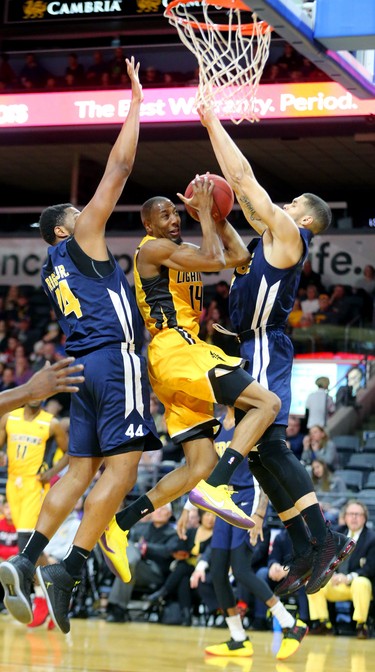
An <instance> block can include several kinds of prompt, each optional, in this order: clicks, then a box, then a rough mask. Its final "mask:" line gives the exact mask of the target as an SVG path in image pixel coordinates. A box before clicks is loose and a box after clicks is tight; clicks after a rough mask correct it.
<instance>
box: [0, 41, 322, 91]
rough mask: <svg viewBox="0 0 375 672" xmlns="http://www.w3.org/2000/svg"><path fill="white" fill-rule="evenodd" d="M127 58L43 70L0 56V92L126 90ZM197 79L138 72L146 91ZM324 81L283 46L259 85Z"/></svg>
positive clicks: (119, 54)
mask: <svg viewBox="0 0 375 672" xmlns="http://www.w3.org/2000/svg"><path fill="white" fill-rule="evenodd" d="M127 55H129V54H128V52H127V51H125V50H124V48H123V47H116V48H115V49H114V51H113V52H112V53H111V54H110V55H108V54H107V51H106V50H105V51H103V50H100V49H96V50H95V51H93V52H92V54H91V55H90V57H89V58H88V57H87V55H86V52H82V54H80V53H75V52H72V53H70V54H68V55H67V56H66V63H65V64H63V65H60V64H57V63H56V64H52V65H50V64H49V65H48V67H46V66H45V65H44V63H43V58H42V57H41V56H40V55H38V54H37V53H35V52H29V53H27V54H26V55H25V57H24V62H23V64H20V63H19V61H18V59H15V58H13V60H14V62H12V57H10V56H9V55H8V54H6V53H3V54H1V57H0V91H3V92H8V91H43V90H45V91H53V90H64V89H68V90H69V89H73V90H79V89H84V88H86V89H87V88H89V89H100V88H102V89H108V88H121V89H126V88H130V81H129V78H128V75H127V72H126V64H125V57H126V56H127ZM169 60H170V59H169ZM82 61H84V62H82ZM50 62H51V59H49V63H50ZM60 63H61V60H60ZM141 65H142V63H141ZM198 77H199V72H198V68H195V69H194V68H193V69H192V70H190V71H185V72H180V71H178V70H172V71H170V70H165V69H161V68H160V69H159V68H157V67H155V66H154V65H147V66H146V67H144V68H143V70H142V71H141V81H142V85H143V86H144V87H146V88H147V87H173V86H196V85H197V84H198ZM328 79H329V78H328V77H327V75H326V74H325V73H324V72H322V71H321V70H319V69H318V68H317V67H316V66H314V65H313V64H312V63H311V62H310V61H308V59H307V58H305V57H303V56H301V55H300V54H299V53H298V52H297V51H295V49H294V48H293V47H292V46H290V45H289V44H285V47H284V52H283V54H282V55H281V56H279V57H278V58H275V59H273V58H272V52H271V56H270V59H269V62H268V63H267V65H266V68H265V71H264V73H263V77H262V83H264V84H272V83H282V82H309V81H310V82H313V81H314V82H320V81H326V80H328Z"/></svg>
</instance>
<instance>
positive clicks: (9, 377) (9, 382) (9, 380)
mask: <svg viewBox="0 0 375 672" xmlns="http://www.w3.org/2000/svg"><path fill="white" fill-rule="evenodd" d="M15 387H17V385H16V382H15V380H14V369H13V368H12V367H11V366H5V367H4V371H3V375H2V380H1V381H0V392H5V391H6V390H13V389H14V388H15Z"/></svg>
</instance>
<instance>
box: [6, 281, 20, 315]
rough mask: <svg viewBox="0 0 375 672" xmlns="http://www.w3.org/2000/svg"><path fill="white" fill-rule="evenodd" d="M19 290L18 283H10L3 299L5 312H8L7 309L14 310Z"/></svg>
mask: <svg viewBox="0 0 375 672" xmlns="http://www.w3.org/2000/svg"><path fill="white" fill-rule="evenodd" d="M19 291H20V290H19V287H18V285H10V287H9V289H8V291H7V293H6V295H5V301H4V310H5V311H6V313H8V311H12V310H16V308H17V299H18V294H19Z"/></svg>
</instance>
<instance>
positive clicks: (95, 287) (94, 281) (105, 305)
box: [42, 239, 143, 355]
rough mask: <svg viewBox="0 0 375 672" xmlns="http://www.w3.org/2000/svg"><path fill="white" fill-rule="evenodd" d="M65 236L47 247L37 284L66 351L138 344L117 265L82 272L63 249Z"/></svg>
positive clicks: (139, 333)
mask: <svg viewBox="0 0 375 672" xmlns="http://www.w3.org/2000/svg"><path fill="white" fill-rule="evenodd" d="M69 240H70V239H67V240H63V241H62V242H61V243H59V244H58V245H56V246H55V247H49V248H48V258H47V261H46V263H45V264H44V266H43V268H42V283H43V287H44V289H45V291H46V293H47V296H48V298H49V300H50V302H51V303H52V305H53V308H54V311H55V313H56V316H57V319H58V321H59V324H60V326H61V328H62V330H63V332H64V334H65V335H66V339H67V340H66V352H67V353H68V354H71V355H79V354H83V353H84V352H87V351H92V350H96V349H100V348H103V347H106V346H110V345H114V344H119V343H128V344H133V345H134V349H135V352H140V349H141V347H142V337H143V323H142V318H141V316H140V313H139V311H138V308H137V304H136V301H135V298H134V295H133V293H132V291H131V289H130V287H129V284H128V281H127V280H126V277H125V274H124V272H123V270H122V269H121V267H120V266H119V264H118V263H117V262H116V261H115V260H114V259H113V257H111V259H112V260H113V271H112V272H111V273H110V274H109V275H106V276H105V277H101V276H99V275H98V276H97V277H87V276H86V275H84V274H83V273H82V272H81V271H80V270H79V269H78V268H77V266H76V265H75V263H74V262H73V260H72V258H71V257H70V255H69V252H68V250H67V243H68V241H69Z"/></svg>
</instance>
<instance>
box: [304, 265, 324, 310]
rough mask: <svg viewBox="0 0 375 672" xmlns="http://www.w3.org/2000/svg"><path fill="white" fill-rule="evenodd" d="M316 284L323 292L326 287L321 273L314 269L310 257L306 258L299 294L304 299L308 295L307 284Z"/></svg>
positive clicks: (319, 290)
mask: <svg viewBox="0 0 375 672" xmlns="http://www.w3.org/2000/svg"><path fill="white" fill-rule="evenodd" d="M308 285H315V286H316V287H317V288H318V292H320V293H321V292H323V290H324V287H323V285H322V281H321V278H320V275H319V273H316V272H315V271H313V270H312V264H311V260H310V259H306V261H305V263H304V264H303V268H302V273H301V278H300V281H299V286H298V296H299V297H300V298H301V300H303V299H304V298H305V296H306V291H307V286H308Z"/></svg>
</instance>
